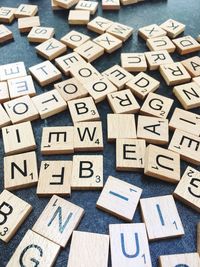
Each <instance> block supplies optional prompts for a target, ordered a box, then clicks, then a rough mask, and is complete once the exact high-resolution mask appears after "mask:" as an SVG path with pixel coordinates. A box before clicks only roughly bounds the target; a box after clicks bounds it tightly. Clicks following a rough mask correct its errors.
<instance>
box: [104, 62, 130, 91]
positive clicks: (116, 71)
mask: <svg viewBox="0 0 200 267" xmlns="http://www.w3.org/2000/svg"><path fill="white" fill-rule="evenodd" d="M102 75H103V76H105V77H107V78H108V79H109V80H110V81H111V82H112V83H113V84H114V85H115V86H116V87H117V88H118V89H119V90H120V89H123V88H124V86H125V84H126V83H127V82H128V81H130V80H131V79H133V75H131V74H130V73H129V72H128V71H126V70H125V69H123V68H122V67H120V66H119V65H114V66H112V67H111V68H109V69H107V70H105V71H104V72H103V73H102Z"/></svg>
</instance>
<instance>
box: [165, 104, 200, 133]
mask: <svg viewBox="0 0 200 267" xmlns="http://www.w3.org/2000/svg"><path fill="white" fill-rule="evenodd" d="M169 127H170V129H172V130H175V129H179V130H181V131H185V132H188V133H191V134H193V135H197V136H199V137H200V115H198V114H196V113H193V112H189V111H185V110H183V109H180V108H176V109H175V110H174V113H173V114H172V117H171V120H170V122H169Z"/></svg>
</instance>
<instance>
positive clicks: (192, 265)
mask: <svg viewBox="0 0 200 267" xmlns="http://www.w3.org/2000/svg"><path fill="white" fill-rule="evenodd" d="M159 262H160V267H171V266H185V267H186V266H189V267H197V266H200V259H199V255H198V253H185V254H173V255H164V256H160V257H159Z"/></svg>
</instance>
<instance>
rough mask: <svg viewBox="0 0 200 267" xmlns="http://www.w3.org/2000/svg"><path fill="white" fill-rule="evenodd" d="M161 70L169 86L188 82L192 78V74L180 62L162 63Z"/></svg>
mask: <svg viewBox="0 0 200 267" xmlns="http://www.w3.org/2000/svg"><path fill="white" fill-rule="evenodd" d="M159 70H160V73H161V75H162V77H163V79H164V80H165V82H166V84H167V85H169V86H171V85H177V84H182V83H186V82H189V81H190V79H191V77H190V74H189V73H188V72H187V70H186V69H185V67H184V66H183V65H182V64H181V63H180V62H175V63H170V64H165V65H160V69H159Z"/></svg>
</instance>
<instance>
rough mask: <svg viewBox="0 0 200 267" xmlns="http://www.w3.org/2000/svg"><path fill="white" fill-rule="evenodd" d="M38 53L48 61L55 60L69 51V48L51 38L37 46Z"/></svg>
mask: <svg viewBox="0 0 200 267" xmlns="http://www.w3.org/2000/svg"><path fill="white" fill-rule="evenodd" d="M36 51H37V53H38V54H39V55H40V56H42V57H44V58H46V59H48V60H53V59H54V58H56V57H58V56H60V55H62V54H63V53H65V52H66V51H67V47H66V45H65V44H63V43H62V42H60V41H58V40H56V39H55V38H51V39H48V40H47V41H45V42H43V43H41V44H39V45H38V46H36Z"/></svg>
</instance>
